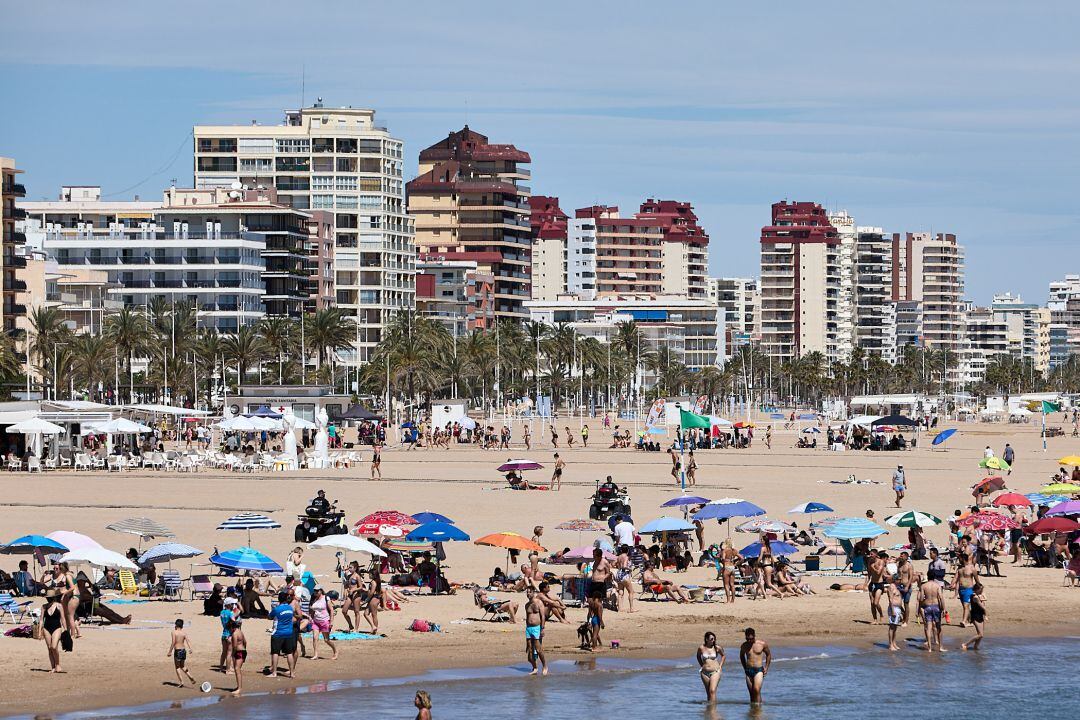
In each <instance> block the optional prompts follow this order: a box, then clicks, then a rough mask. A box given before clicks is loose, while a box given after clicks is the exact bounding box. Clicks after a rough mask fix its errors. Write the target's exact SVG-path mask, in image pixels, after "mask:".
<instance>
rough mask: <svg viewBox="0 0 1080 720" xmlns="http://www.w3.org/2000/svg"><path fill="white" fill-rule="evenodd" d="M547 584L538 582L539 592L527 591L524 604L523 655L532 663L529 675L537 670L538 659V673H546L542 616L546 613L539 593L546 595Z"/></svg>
mask: <svg viewBox="0 0 1080 720" xmlns="http://www.w3.org/2000/svg"><path fill="white" fill-rule="evenodd" d="M547 591H548V584H547V583H546V582H542V583H540V592H539V593H536V592H532V591H529V602H528V603H527V604H526V605H525V656H526V657H527V658H528V660H529V664H530V665H532V672H530V673H529V674H530V675H535V674H536V671H537V667H536V662H537V660H539V661H540V671H541V672H540V674H541V675H547V674H548V668H547V658H545V657H544V616H545V615H546V614H547V612H546V608H545V606H544V601H543V600H541V599H540V596H541V595H546V594H547Z"/></svg>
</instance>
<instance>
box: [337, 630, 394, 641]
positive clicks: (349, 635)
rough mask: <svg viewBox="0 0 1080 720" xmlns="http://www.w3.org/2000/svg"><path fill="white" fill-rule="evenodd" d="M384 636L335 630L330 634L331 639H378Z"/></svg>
mask: <svg viewBox="0 0 1080 720" xmlns="http://www.w3.org/2000/svg"><path fill="white" fill-rule="evenodd" d="M382 637H384V636H382V635H372V634H371V633H365V632H336V633H331V634H330V639H331V640H378V639H380V638H382Z"/></svg>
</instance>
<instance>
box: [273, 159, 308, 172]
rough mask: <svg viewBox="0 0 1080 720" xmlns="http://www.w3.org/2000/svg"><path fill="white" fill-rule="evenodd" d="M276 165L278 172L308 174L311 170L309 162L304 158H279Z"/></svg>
mask: <svg viewBox="0 0 1080 720" xmlns="http://www.w3.org/2000/svg"><path fill="white" fill-rule="evenodd" d="M276 164H277V169H278V172H308V171H309V170H310V169H311V161H310V159H309V158H306V157H279V158H277V162H276Z"/></svg>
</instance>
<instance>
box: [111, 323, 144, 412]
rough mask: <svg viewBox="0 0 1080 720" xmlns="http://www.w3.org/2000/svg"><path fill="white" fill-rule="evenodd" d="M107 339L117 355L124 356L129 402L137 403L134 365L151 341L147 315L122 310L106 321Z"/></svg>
mask: <svg viewBox="0 0 1080 720" xmlns="http://www.w3.org/2000/svg"><path fill="white" fill-rule="evenodd" d="M105 337H107V338H109V341H110V342H111V343H112V345H113V347H114V348H116V351H117V353H118V354H119V355H121V356H123V363H124V374H125V375H126V376H127V378H128V402H135V375H134V373H133V372H132V364H133V361H134V358H135V356H136V355H138V354H142V353H144V352H145V351H146V349H147V343H148V342H149V340H150V324H149V323H148V322H147V317H146V314H145V313H143V312H141V311H139V310H138V309H136V308H132V307H130V306H125V307H123V308H121V309H120V311H119V312H117V313H114V314H112V315H109V316H108V317H107V318H106V319H105ZM118 389H119V388H118Z"/></svg>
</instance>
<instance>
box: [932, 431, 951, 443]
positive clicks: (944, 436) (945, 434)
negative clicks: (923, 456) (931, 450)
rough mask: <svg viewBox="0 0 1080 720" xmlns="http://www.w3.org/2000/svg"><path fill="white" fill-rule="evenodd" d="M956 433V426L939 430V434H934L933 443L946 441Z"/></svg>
mask: <svg viewBox="0 0 1080 720" xmlns="http://www.w3.org/2000/svg"><path fill="white" fill-rule="evenodd" d="M955 434H956V428H949V429H948V430H942V431H941V432H939V433H938V434H937V435H935V436H934V440H933V444H934V445H940V444H941V443H943V442H945V441H946V440H948V439H949V438H951V437H952V436H953V435H955Z"/></svg>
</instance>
